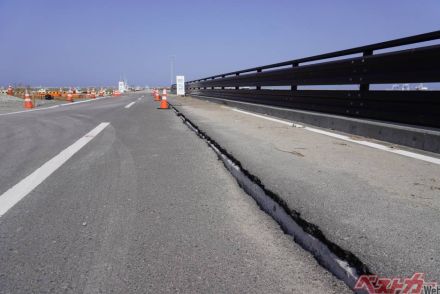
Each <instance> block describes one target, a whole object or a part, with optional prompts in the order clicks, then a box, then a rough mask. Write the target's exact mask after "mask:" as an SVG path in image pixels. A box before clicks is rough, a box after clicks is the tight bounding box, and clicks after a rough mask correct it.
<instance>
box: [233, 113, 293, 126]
mask: <svg viewBox="0 0 440 294" xmlns="http://www.w3.org/2000/svg"><path fill="white" fill-rule="evenodd" d="M231 110H232V111H236V112H240V113H244V114H247V115H252V116H255V117H259V118H263V119H266V120H270V121H273V122H277V123H280V124H285V125H288V126H291V127H293V123H292V122H289V121H285V120H281V119H276V118H273V117H270V116H265V115H260V114H255V113H252V112H247V111H243V110H239V109H235V108H231Z"/></svg>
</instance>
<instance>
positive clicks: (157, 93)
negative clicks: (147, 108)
mask: <svg viewBox="0 0 440 294" xmlns="http://www.w3.org/2000/svg"><path fill="white" fill-rule="evenodd" d="M154 101H160V95H159V91H158V90H156V93H155V94H154Z"/></svg>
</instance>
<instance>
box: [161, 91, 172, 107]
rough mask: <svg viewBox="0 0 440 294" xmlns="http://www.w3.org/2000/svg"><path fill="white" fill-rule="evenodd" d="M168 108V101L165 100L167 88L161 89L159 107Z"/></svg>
mask: <svg viewBox="0 0 440 294" xmlns="http://www.w3.org/2000/svg"><path fill="white" fill-rule="evenodd" d="M169 108H170V106H169V105H168V101H167V90H166V89H163V92H162V100H161V102H160V107H159V109H169Z"/></svg>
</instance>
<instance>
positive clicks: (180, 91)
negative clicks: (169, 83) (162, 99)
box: [176, 76, 185, 96]
mask: <svg viewBox="0 0 440 294" xmlns="http://www.w3.org/2000/svg"><path fill="white" fill-rule="evenodd" d="M176 90H177V91H176V95H177V96H185V77H184V76H176Z"/></svg>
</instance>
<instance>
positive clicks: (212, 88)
mask: <svg viewBox="0 0 440 294" xmlns="http://www.w3.org/2000/svg"><path fill="white" fill-rule="evenodd" d="M213 79H214V78H211V80H213ZM211 90H214V87H211Z"/></svg>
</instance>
